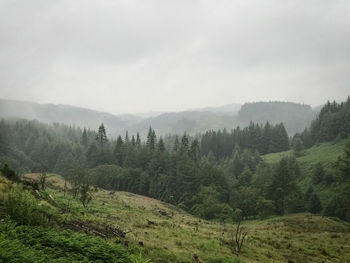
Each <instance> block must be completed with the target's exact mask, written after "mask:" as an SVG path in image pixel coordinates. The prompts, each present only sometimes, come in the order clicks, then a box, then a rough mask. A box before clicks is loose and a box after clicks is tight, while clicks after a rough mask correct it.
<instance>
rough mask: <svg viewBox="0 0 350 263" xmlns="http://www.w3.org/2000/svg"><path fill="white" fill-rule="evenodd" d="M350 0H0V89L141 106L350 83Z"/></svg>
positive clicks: (116, 106) (250, 97) (310, 94)
mask: <svg viewBox="0 0 350 263" xmlns="http://www.w3.org/2000/svg"><path fill="white" fill-rule="evenodd" d="M349 13H350V2H348V1H345V0H344V1H340V0H339V1H331V0H324V1H316V0H313V1H301V0H295V1H278V0H273V1H272V0H266V1H261V0H249V1H246V0H245V1H229V0H222V1H208V0H203V1H199V0H198V1H164V0H152V1H141V0H133V1H132V0H128V1H126V0H124V1H123V0H120V1H111V0H101V1H96V0H95V1H92V0H84V1H83V0H80V1H78V0H76V1H68V0H57V1H45V0H42V1H40V0H36V1H24V0H23V1H18V0H17V1H15V0H13V1H11V0H8V1H6V0H3V1H1V2H0V89H1V93H2V95H1V96H4V97H8V98H18V99H25V100H34V101H39V102H53V103H66V104H74V105H79V106H85V107H92V108H95V109H99V110H104V111H110V112H113V113H120V112H140V111H150V110H182V109H186V108H194V107H200V106H213V105H219V104H225V103H232V102H240V103H242V102H245V101H257V100H291V101H300V102H305V103H311V104H313V105H317V104H320V103H323V102H324V101H325V100H327V99H337V100H340V99H342V98H344V97H345V96H347V95H348V93H349V91H350V88H349V83H350V77H349V76H350V74H349V73H350V72H349V68H350V37H349V36H350V27H349V25H350V16H349V15H348V14H349Z"/></svg>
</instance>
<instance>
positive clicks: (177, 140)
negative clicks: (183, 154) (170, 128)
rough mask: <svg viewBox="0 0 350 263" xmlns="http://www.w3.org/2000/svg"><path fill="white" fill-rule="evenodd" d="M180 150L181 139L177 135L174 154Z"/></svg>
mask: <svg viewBox="0 0 350 263" xmlns="http://www.w3.org/2000/svg"><path fill="white" fill-rule="evenodd" d="M179 148H180V143H179V137H178V136H177V135H176V136H175V141H174V147H173V150H174V152H177V151H178V150H179Z"/></svg>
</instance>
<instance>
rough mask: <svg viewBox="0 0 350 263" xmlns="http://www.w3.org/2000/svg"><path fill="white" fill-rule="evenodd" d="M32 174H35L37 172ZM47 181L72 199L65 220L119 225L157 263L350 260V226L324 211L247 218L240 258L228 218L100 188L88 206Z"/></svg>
mask: <svg viewBox="0 0 350 263" xmlns="http://www.w3.org/2000/svg"><path fill="white" fill-rule="evenodd" d="M30 177H32V178H34V179H35V178H37V175H35V174H32V175H30ZM48 185H49V189H48V190H47V192H48V193H50V194H51V196H52V197H53V199H54V200H55V202H56V203H57V204H59V206H61V207H62V206H63V207H64V206H65V205H68V204H71V209H70V211H71V212H70V213H66V214H64V215H62V216H64V217H65V220H66V221H67V222H69V221H74V220H75V221H76V220H81V221H89V222H94V223H95V224H103V223H108V224H110V225H113V226H118V227H119V228H121V229H122V230H124V231H126V232H128V234H127V235H126V239H125V240H122V241H121V242H122V243H124V244H125V241H127V242H128V247H129V249H131V250H133V251H134V252H138V251H139V250H140V249H141V250H142V254H143V257H146V258H150V259H151V260H152V262H154V263H156V262H172V263H176V262H194V260H193V254H194V253H196V254H198V256H199V258H200V259H201V260H202V262H204V263H218V262H222V263H229V262H231V263H232V262H349V261H346V260H347V259H349V258H350V225H349V224H348V223H345V222H341V221H336V220H333V219H329V218H323V217H321V216H312V215H310V214H296V215H289V216H284V217H274V218H270V219H267V220H260V221H247V222H244V226H245V227H246V228H247V229H248V231H249V234H248V237H247V243H246V245H245V247H244V249H243V253H242V255H241V257H240V258H237V257H236V256H235V255H234V254H233V253H232V252H231V249H230V240H231V237H232V233H233V231H234V225H232V224H230V223H225V224H224V223H219V222H211V221H205V220H202V219H198V218H195V217H193V216H191V215H189V214H187V213H185V212H183V211H182V210H179V209H178V208H176V207H174V206H172V205H169V204H166V203H163V202H160V201H158V200H155V199H152V198H148V197H145V196H140V195H135V194H131V193H127V192H109V191H106V190H102V189H97V190H96V191H95V192H94V193H93V200H92V202H91V203H90V204H89V206H88V208H87V209H85V208H83V206H82V205H81V204H80V203H79V202H78V201H77V200H74V199H73V198H72V197H71V196H70V195H68V196H67V195H66V196H65V195H64V192H63V185H64V183H63V180H62V178H61V177H59V176H56V175H52V176H50V177H49V179H48ZM129 231H130V232H129ZM108 240H109V242H111V243H115V242H116V241H117V240H116V239H115V238H109V239H108ZM139 242H142V244H143V246H140V245H139ZM63 262H64V261H63ZM135 262H138V261H135Z"/></svg>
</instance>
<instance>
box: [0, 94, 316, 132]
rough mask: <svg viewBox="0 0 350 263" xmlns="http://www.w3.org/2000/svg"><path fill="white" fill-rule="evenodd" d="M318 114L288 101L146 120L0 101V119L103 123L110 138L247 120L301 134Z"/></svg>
mask: <svg viewBox="0 0 350 263" xmlns="http://www.w3.org/2000/svg"><path fill="white" fill-rule="evenodd" d="M316 113H317V111H315V110H313V109H312V108H311V107H310V106H309V105H304V104H297V103H291V102H257V103H246V104H244V105H243V106H241V105H240V104H235V103H233V104H229V105H223V106H219V107H206V108H200V109H193V110H189V111H181V112H167V113H160V114H158V115H155V116H151V117H147V116H148V115H147V113H145V114H144V115H142V114H140V115H134V114H121V115H114V114H110V113H106V112H99V111H95V110H91V109H86V108H80V107H74V106H70V105H54V104H39V103H34V102H26V101H16V100H5V99H1V100H0V117H1V118H25V119H36V120H39V121H42V122H46V123H52V122H59V123H64V124H69V125H76V126H80V127H86V128H89V129H94V130H95V129H97V127H98V126H99V125H100V124H101V123H104V124H105V126H106V128H107V131H108V134H109V136H112V137H115V136H116V135H124V134H125V132H126V131H129V133H131V134H135V133H137V132H140V134H141V136H142V137H144V136H145V135H146V134H147V131H148V129H149V127H150V126H152V128H153V129H155V130H156V131H157V134H159V135H166V134H169V133H172V134H183V133H184V132H187V133H189V134H196V133H200V132H205V131H207V130H217V129H222V128H226V129H228V130H231V129H232V128H234V127H236V126H246V125H248V124H249V122H250V121H253V122H256V123H265V122H266V121H269V122H270V123H273V124H275V123H280V122H283V123H284V124H285V126H286V129H287V131H288V133H289V134H290V135H292V134H294V133H295V132H300V131H302V130H303V129H304V128H305V127H307V126H308V125H309V124H310V122H311V120H312V119H313V118H314V117H315V115H316Z"/></svg>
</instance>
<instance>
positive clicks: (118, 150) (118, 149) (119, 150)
mask: <svg viewBox="0 0 350 263" xmlns="http://www.w3.org/2000/svg"><path fill="white" fill-rule="evenodd" d="M113 155H114V158H115V160H116V164H117V165H119V166H123V163H124V142H123V139H122V137H121V136H118V138H117V142H116V144H115V147H114V151H113Z"/></svg>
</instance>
